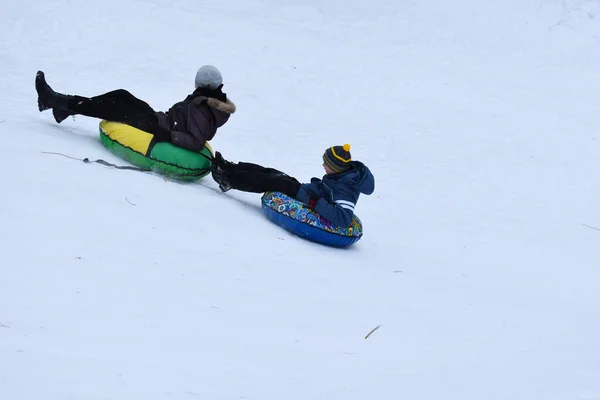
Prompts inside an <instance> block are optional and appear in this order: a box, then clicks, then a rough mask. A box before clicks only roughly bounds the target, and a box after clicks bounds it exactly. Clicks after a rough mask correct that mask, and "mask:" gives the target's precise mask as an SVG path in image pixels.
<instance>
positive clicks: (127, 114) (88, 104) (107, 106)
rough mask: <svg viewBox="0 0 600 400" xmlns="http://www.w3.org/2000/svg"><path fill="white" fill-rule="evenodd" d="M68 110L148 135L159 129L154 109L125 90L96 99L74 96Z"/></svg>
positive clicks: (96, 97)
mask: <svg viewBox="0 0 600 400" xmlns="http://www.w3.org/2000/svg"><path fill="white" fill-rule="evenodd" d="M68 110H69V112H71V113H72V114H73V115H85V116H87V117H94V118H100V119H105V120H108V121H114V122H121V123H124V124H127V125H131V126H133V127H136V128H138V129H141V130H143V131H145V132H148V133H156V131H157V129H159V124H158V117H157V116H156V112H155V111H154V110H153V109H152V107H150V105H148V103H146V102H144V101H142V100H140V99H138V98H137V97H135V96H134V95H132V94H131V93H129V92H128V91H127V90H125V89H118V90H114V91H112V92H108V93H105V94H101V95H99V96H94V97H82V96H73V97H72V98H70V99H69V100H68Z"/></svg>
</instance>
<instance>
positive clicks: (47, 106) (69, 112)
mask: <svg viewBox="0 0 600 400" xmlns="http://www.w3.org/2000/svg"><path fill="white" fill-rule="evenodd" d="M194 85H195V87H196V89H195V90H194V92H192V93H191V94H189V95H188V96H186V98H185V99H184V100H182V101H180V102H177V103H175V104H174V105H173V106H172V107H171V108H169V110H167V111H166V112H162V111H155V110H154V109H153V108H152V107H151V106H150V105H149V104H148V103H146V102H145V101H143V100H140V99H138V98H137V97H135V96H134V95H133V94H131V93H130V92H128V91H127V90H125V89H117V90H113V91H110V92H107V93H104V94H101V95H98V96H94V97H83V96H79V95H67V94H62V93H58V92H55V91H54V90H53V89H52V88H51V87H50V85H48V83H47V82H46V76H45V74H44V72H43V71H38V72H37V74H36V76H35V89H36V91H37V93H38V109H39V110H40V112H41V111H46V110H52V115H53V116H54V120H55V121H56V122H57V123H59V124H60V123H61V122H62V121H64V120H65V119H67V118H68V117H70V116H74V115H85V116H87V117H93V118H100V119H105V120H108V121H113V122H121V123H124V124H128V125H131V126H133V127H135V128H138V129H140V130H142V131H145V132H148V133H151V134H152V135H154V137H153V143H157V142H169V143H172V144H174V145H175V146H179V147H182V148H184V149H188V150H191V151H201V150H202V148H204V146H205V145H206V142H208V141H210V140H212V139H213V137H214V136H215V134H216V132H217V129H218V128H220V127H221V126H223V125H224V124H225V123H226V122H227V121H228V120H229V117H230V116H231V114H233V113H234V112H235V111H236V108H235V104H233V102H232V101H231V100H230V99H228V98H227V95H226V94H225V93H223V77H222V76H221V72H219V70H218V69H217V68H215V67H214V66H212V65H204V66H202V67H201V68H200V69H198V72H197V73H196V77H195V80H194Z"/></svg>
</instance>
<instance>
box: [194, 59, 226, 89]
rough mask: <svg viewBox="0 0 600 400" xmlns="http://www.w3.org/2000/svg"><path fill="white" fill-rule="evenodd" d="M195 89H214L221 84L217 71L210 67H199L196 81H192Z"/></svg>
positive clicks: (219, 74) (221, 78) (221, 80)
mask: <svg viewBox="0 0 600 400" xmlns="http://www.w3.org/2000/svg"><path fill="white" fill-rule="evenodd" d="M194 83H195V85H196V89H198V88H199V87H209V88H211V89H216V88H218V87H219V86H221V84H222V83H223V77H222V76H221V73H220V72H219V70H218V69H216V68H215V67H213V66H212V65H204V66H202V67H200V69H199V70H198V72H196V79H195V80H194Z"/></svg>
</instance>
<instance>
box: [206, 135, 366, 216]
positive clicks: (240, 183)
mask: <svg viewBox="0 0 600 400" xmlns="http://www.w3.org/2000/svg"><path fill="white" fill-rule="evenodd" d="M323 168H324V169H325V175H324V176H323V178H322V179H318V178H312V179H311V180H310V183H305V184H301V183H300V182H299V181H298V180H296V179H295V178H293V177H291V176H289V175H287V174H285V173H284V172H281V171H279V170H276V169H274V168H266V167H263V166H261V165H257V164H252V163H246V162H240V163H237V164H235V163H232V162H229V161H226V160H225V159H223V157H222V155H221V153H219V152H217V153H216V155H215V159H214V162H213V166H212V176H213V179H214V180H215V181H216V182H217V183H218V184H219V188H220V189H221V191H223V192H226V191H228V190H230V189H236V190H241V191H245V192H254V193H264V192H281V193H284V194H286V195H288V196H290V197H293V198H295V199H296V200H298V201H300V202H302V203H305V204H307V205H308V206H309V207H310V208H312V209H313V210H314V211H315V212H316V213H317V214H319V215H320V216H321V217H323V218H325V219H326V220H328V221H330V222H331V223H332V224H334V225H337V226H340V227H347V226H350V224H351V223H352V217H353V215H354V208H355V206H356V202H357V201H358V198H359V196H360V195H361V194H366V195H370V194H372V193H373V191H374V190H375V178H374V177H373V174H372V173H371V171H370V170H369V168H367V166H366V165H364V164H363V163H361V162H360V161H353V160H352V156H351V154H350V145H349V144H345V145H343V146H333V147H330V148H328V149H327V150H325V153H324V154H323Z"/></svg>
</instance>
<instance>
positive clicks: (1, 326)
mask: <svg viewBox="0 0 600 400" xmlns="http://www.w3.org/2000/svg"><path fill="white" fill-rule="evenodd" d="M0 328H10V326H8V325H4V324H3V323H2V322H0Z"/></svg>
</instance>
